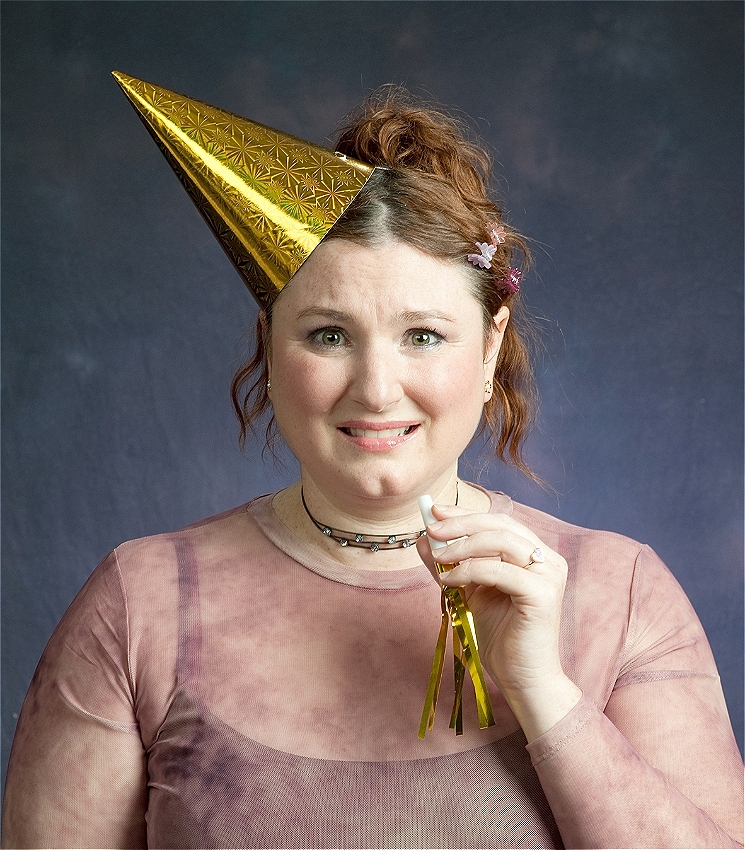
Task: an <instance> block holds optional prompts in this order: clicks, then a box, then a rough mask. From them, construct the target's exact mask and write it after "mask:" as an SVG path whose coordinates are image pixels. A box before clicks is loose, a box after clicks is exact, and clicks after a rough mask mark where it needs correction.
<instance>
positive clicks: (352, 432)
mask: <svg viewBox="0 0 745 850" xmlns="http://www.w3.org/2000/svg"><path fill="white" fill-rule="evenodd" d="M416 427H417V426H416V425H407V426H406V427H405V428H387V429H385V430H370V429H367V428H341V429H340V430H341V431H343V432H344V433H345V434H349V436H350V437H371V438H373V439H378V440H385V439H387V438H388V437H405V436H406V434H410V433H411V432H412V431H413V430H414V428H416Z"/></svg>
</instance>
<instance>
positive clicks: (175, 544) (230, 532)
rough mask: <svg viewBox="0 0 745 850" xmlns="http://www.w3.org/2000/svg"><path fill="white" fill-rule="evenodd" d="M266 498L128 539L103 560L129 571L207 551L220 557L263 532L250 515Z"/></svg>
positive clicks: (163, 564) (150, 569) (249, 541)
mask: <svg viewBox="0 0 745 850" xmlns="http://www.w3.org/2000/svg"><path fill="white" fill-rule="evenodd" d="M265 498H268V497H259V499H256V500H252V501H251V502H247V503H244V504H242V505H238V506H237V507H234V508H230V509H228V510H225V511H221V512H220V513H218V514H214V515H211V516H208V517H204V518H203V519H199V520H196V521H195V522H191V523H189V524H188V525H185V526H183V527H181V528H178V529H176V530H174V531H164V532H160V533H157V534H152V535H147V536H144V537H137V538H134V539H132V540H127V541H125V542H123V543H120V544H119V545H118V546H116V547H115V548H114V549H113V551H112V552H111V554H110V555H109V556H108V557H107V558H106V559H105V560H104V563H107V562H114V563H115V564H116V566H117V567H118V568H119V570H120V571H121V572H122V573H126V574H130V573H132V572H136V571H138V570H140V569H145V570H148V571H152V570H153V569H154V568H156V567H157V566H158V565H161V566H166V565H167V564H171V565H174V566H176V565H177V564H178V562H179V560H191V559H193V558H202V557H204V556H206V555H207V553H210V554H211V555H212V557H219V556H220V555H221V554H223V555H224V554H226V553H227V552H229V551H233V550H234V549H235V547H236V546H241V547H242V548H245V547H247V546H250V545H251V544H252V542H254V541H253V538H254V537H256V536H261V532H260V530H259V527H258V525H257V523H256V522H255V521H254V519H253V518H252V516H251V507H252V506H253V505H254V503H255V502H257V501H260V500H261V499H265Z"/></svg>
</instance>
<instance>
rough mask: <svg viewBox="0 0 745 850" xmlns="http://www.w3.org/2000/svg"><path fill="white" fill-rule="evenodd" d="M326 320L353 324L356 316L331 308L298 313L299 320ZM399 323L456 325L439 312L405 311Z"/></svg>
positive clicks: (311, 309)
mask: <svg viewBox="0 0 745 850" xmlns="http://www.w3.org/2000/svg"><path fill="white" fill-rule="evenodd" d="M307 318H313V319H326V320H328V321H331V322H353V321H354V320H355V319H354V316H352V315H351V314H350V313H344V312H343V311H341V310H332V309H331V308H330V307H308V308H306V309H305V310H301V311H300V313H298V319H307ZM398 319H399V321H401V322H403V323H405V324H416V323H417V322H433V321H440V322H450V323H451V324H454V323H455V319H454V318H453V317H452V316H448V315H447V313H441V312H440V311H439V310H405V311H404V312H403V313H399V314H398Z"/></svg>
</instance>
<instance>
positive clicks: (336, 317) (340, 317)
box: [297, 307, 352, 322]
mask: <svg viewBox="0 0 745 850" xmlns="http://www.w3.org/2000/svg"><path fill="white" fill-rule="evenodd" d="M297 317H298V319H306V318H309V317H310V318H313V319H329V320H330V321H332V322H349V321H351V320H352V316H350V315H349V313H342V312H341V311H340V310H331V309H327V308H326V307H308V308H307V309H306V310H301V311H300V312H299V313H298V316H297Z"/></svg>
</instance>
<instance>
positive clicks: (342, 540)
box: [300, 481, 458, 552]
mask: <svg viewBox="0 0 745 850" xmlns="http://www.w3.org/2000/svg"><path fill="white" fill-rule="evenodd" d="M300 499H301V501H302V503H303V507H304V508H305V513H306V514H308V518H309V519H310V521H311V522H312V523H313V525H315V527H316V528H317V529H318V530H319V531H320V532H321V533H322V534H325V535H326V537H330V538H331V539H332V540H336V542H337V543H338V544H339V545H340V546H354V547H355V548H357V549H369V550H370V551H371V552H378V551H380V550H381V549H408V547H409V546H411V545H412V543H414V542H415V541H417V540H418V539H419V538H420V537H423V536H424V535H425V534H426V533H427V529H426V528H422V529H421V530H420V531H410V532H407V533H405V534H358V533H357V532H356V531H343V530H342V529H340V528H332V527H331V526H330V525H324V524H323V523H322V522H318V520H317V519H316V518H315V517H314V516H313V514H312V513H311V512H310V511H309V510H308V505H307V504H306V503H305V493H304V492H303V488H302V487H301V488H300ZM455 504H456V505H457V504H458V482H457V481H456V482H455Z"/></svg>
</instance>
